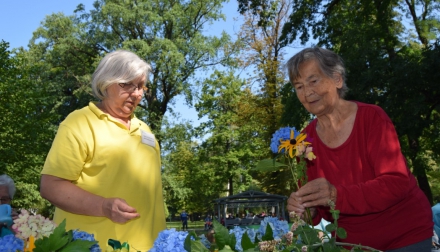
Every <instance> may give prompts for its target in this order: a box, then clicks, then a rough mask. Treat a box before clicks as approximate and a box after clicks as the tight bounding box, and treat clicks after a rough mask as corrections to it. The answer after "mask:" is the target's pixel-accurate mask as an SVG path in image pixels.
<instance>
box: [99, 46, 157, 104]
mask: <svg viewBox="0 0 440 252" xmlns="http://www.w3.org/2000/svg"><path fill="white" fill-rule="evenodd" d="M150 72H151V66H150V65H149V64H148V63H147V62H145V60H143V59H141V58H140V57H139V56H137V55H136V54H135V53H133V52H130V51H126V50H117V51H114V52H111V53H109V54H107V55H106V56H105V57H104V58H103V59H102V60H101V62H100V63H99V65H98V67H97V68H96V70H95V72H94V73H93V76H92V90H93V94H94V95H95V96H96V97H97V98H98V99H100V100H103V99H104V98H106V97H107V88H108V87H109V86H110V85H113V84H116V83H127V82H130V81H132V80H135V79H137V78H139V77H142V76H145V83H146V82H147V80H148V76H149V74H150ZM145 83H144V84H145Z"/></svg>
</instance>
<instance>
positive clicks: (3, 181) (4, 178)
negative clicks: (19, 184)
mask: <svg viewBox="0 0 440 252" xmlns="http://www.w3.org/2000/svg"><path fill="white" fill-rule="evenodd" d="M0 186H7V187H8V192H9V197H10V198H11V199H13V198H14V195H15V183H14V180H12V178H11V177H9V176H8V175H6V174H3V175H1V176H0Z"/></svg>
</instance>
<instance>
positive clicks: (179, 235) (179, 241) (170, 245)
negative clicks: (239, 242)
mask: <svg viewBox="0 0 440 252" xmlns="http://www.w3.org/2000/svg"><path fill="white" fill-rule="evenodd" d="M187 236H188V232H185V231H176V229H175V228H171V229H165V230H163V231H161V232H160V233H159V235H158V237H157V238H156V240H155V241H154V245H153V248H152V249H151V250H150V252H167V251H173V252H186V251H185V248H184V247H183V245H184V242H185V239H186V237H187Z"/></svg>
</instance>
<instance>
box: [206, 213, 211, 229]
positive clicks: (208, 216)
mask: <svg viewBox="0 0 440 252" xmlns="http://www.w3.org/2000/svg"><path fill="white" fill-rule="evenodd" d="M211 227H212V218H211V215H209V214H208V215H207V216H206V218H205V230H208V229H210V228H211Z"/></svg>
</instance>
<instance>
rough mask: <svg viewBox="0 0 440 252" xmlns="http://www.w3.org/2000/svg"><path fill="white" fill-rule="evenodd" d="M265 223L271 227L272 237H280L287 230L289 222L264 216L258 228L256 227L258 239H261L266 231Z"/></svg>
mask: <svg viewBox="0 0 440 252" xmlns="http://www.w3.org/2000/svg"><path fill="white" fill-rule="evenodd" d="M267 225H270V227H271V228H272V231H273V238H274V239H281V237H283V235H285V234H287V232H289V224H287V221H285V220H283V221H282V220H279V219H278V218H277V217H266V218H264V219H263V220H262V221H261V223H260V228H259V229H258V234H257V236H258V239H259V240H261V238H262V237H263V236H264V234H265V233H266V226H267Z"/></svg>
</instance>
